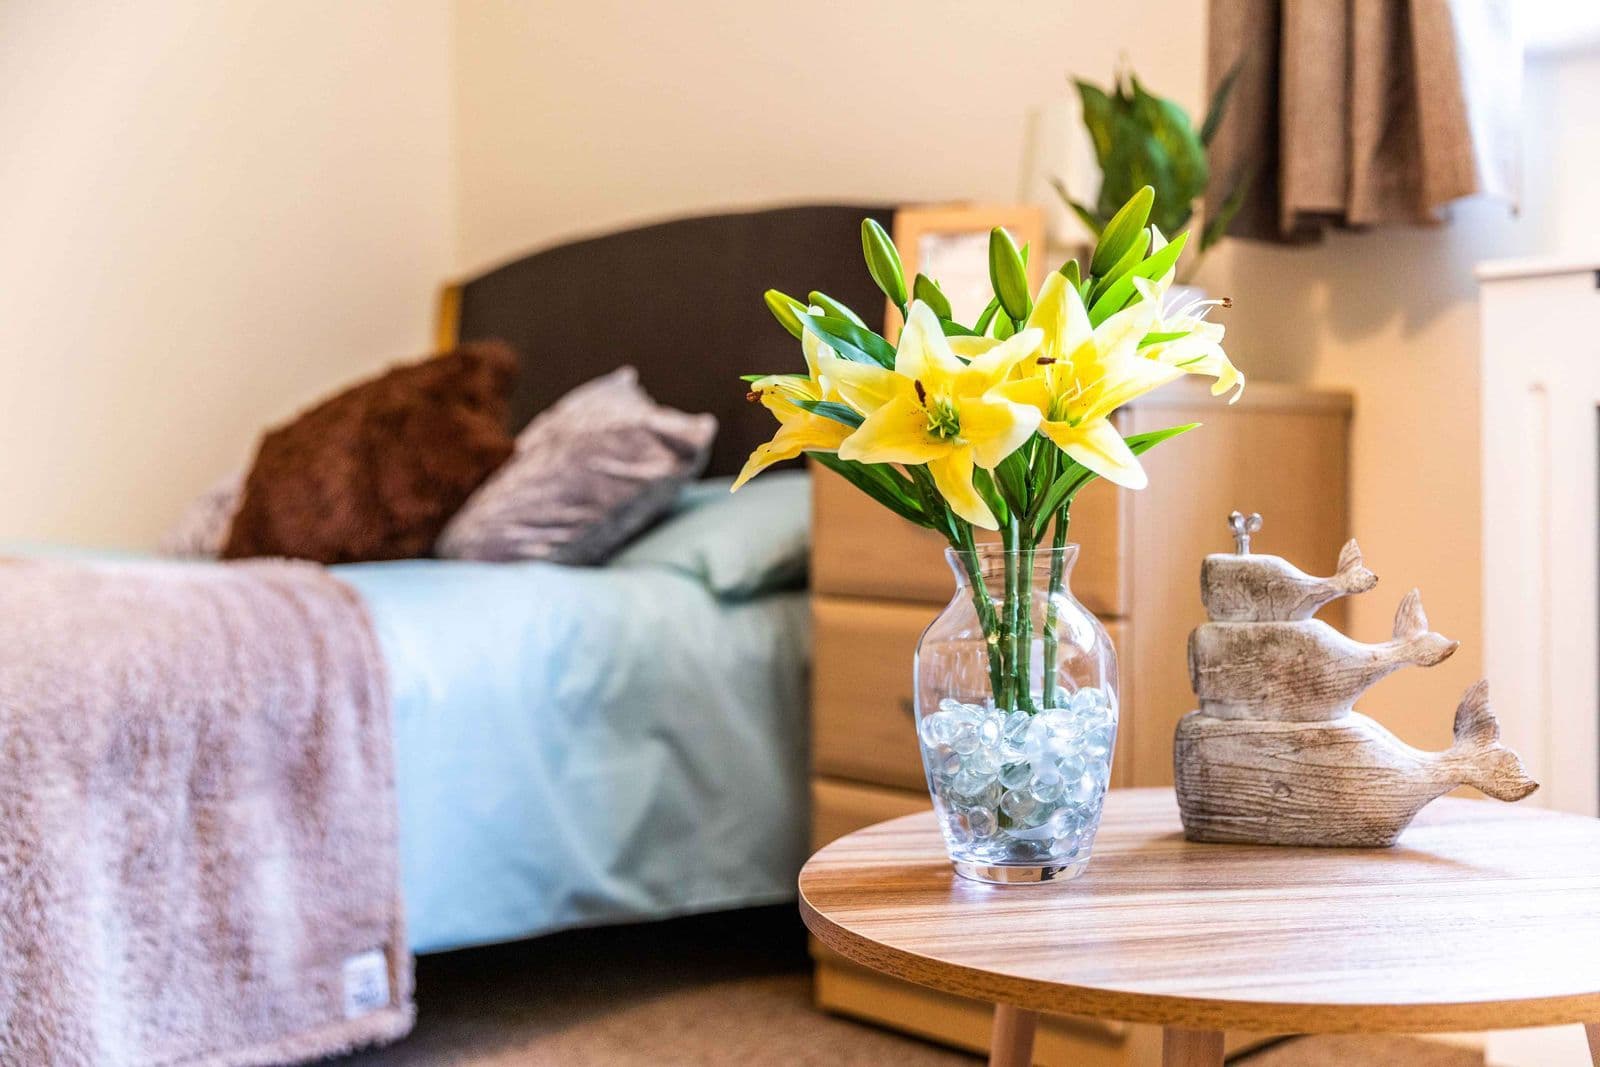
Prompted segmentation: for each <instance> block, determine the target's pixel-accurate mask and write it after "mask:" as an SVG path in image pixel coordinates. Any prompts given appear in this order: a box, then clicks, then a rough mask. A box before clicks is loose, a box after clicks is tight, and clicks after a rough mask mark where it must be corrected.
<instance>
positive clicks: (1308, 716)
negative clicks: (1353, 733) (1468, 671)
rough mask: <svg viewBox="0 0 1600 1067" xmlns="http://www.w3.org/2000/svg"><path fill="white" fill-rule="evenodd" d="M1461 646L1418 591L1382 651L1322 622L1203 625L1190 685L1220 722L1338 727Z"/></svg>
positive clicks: (1193, 643) (1194, 644)
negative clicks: (1377, 689)
mask: <svg viewBox="0 0 1600 1067" xmlns="http://www.w3.org/2000/svg"><path fill="white" fill-rule="evenodd" d="M1350 544H1352V545H1354V544H1355V542H1354V541H1352V542H1350ZM1213 558H1215V557H1213ZM1236 558H1238V557H1236ZM1244 558H1251V557H1244ZM1263 558H1266V559H1269V560H1272V559H1276V557H1263ZM1357 558H1358V559H1359V556H1358V557H1357ZM1269 566H1270V564H1269ZM1361 569H1362V570H1363V571H1366V569H1365V568H1361ZM1366 573H1367V574H1371V573H1372V572H1371V571H1366ZM1368 588H1370V585H1369V586H1368ZM1459 644H1460V642H1457V641H1452V640H1451V639H1450V638H1448V637H1445V636H1444V635H1443V634H1439V633H1435V632H1434V631H1432V630H1430V629H1428V616H1427V615H1426V614H1425V613H1424V612H1423V610H1422V596H1421V594H1420V593H1418V592H1417V591H1416V590H1415V589H1413V590H1412V591H1411V592H1409V593H1407V594H1406V596H1405V599H1403V600H1401V601H1400V607H1399V609H1398V610H1397V611H1396V612H1395V616H1394V637H1393V639H1392V640H1389V641H1384V642H1382V643H1381V644H1375V645H1369V644H1364V643H1362V642H1360V641H1354V640H1352V639H1350V638H1349V637H1346V636H1345V635H1344V634H1342V633H1340V632H1339V631H1338V630H1335V629H1334V628H1333V627H1332V626H1329V625H1328V624H1327V623H1325V622H1322V621H1321V620H1319V619H1302V620H1298V621H1289V622H1262V623H1253V622H1252V623H1222V622H1216V623H1204V624H1202V625H1201V626H1199V627H1197V628H1196V629H1195V630H1194V631H1192V632H1191V633H1190V634H1189V683H1190V685H1191V686H1192V687H1193V689H1194V693H1195V696H1197V697H1199V698H1200V710H1201V711H1203V712H1205V713H1206V714H1207V715H1212V716H1215V717H1216V718H1219V719H1263V718H1271V719H1282V720H1288V721H1294V722H1308V721H1312V720H1316V719H1332V718H1335V717H1337V716H1339V715H1343V714H1345V713H1347V712H1349V711H1350V709H1351V707H1352V706H1353V705H1354V704H1355V700H1356V698H1357V697H1359V696H1360V695H1361V694H1362V693H1364V692H1366V691H1367V690H1368V689H1370V688H1371V687H1372V686H1373V685H1375V684H1376V683H1377V682H1378V681H1379V680H1380V679H1382V678H1384V677H1386V676H1388V675H1390V674H1392V673H1394V672H1395V671H1397V670H1399V669H1400V668H1401V667H1432V666H1433V665H1434V664H1436V663H1442V662H1444V661H1445V660H1446V659H1449V658H1450V655H1451V654H1452V653H1453V652H1455V650H1456V648H1457V647H1458V646H1459Z"/></svg>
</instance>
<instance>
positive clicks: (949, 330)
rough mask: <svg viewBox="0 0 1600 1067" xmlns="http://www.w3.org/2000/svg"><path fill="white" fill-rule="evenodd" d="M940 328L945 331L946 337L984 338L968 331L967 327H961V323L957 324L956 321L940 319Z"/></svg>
mask: <svg viewBox="0 0 1600 1067" xmlns="http://www.w3.org/2000/svg"><path fill="white" fill-rule="evenodd" d="M939 327H940V329H942V330H944V335H945V336H946V337H981V336H982V334H977V333H974V332H973V331H971V330H969V329H967V328H966V327H965V326H963V325H961V324H960V323H959V322H956V321H954V320H952V319H940V320H939ZM957 358H960V357H957Z"/></svg>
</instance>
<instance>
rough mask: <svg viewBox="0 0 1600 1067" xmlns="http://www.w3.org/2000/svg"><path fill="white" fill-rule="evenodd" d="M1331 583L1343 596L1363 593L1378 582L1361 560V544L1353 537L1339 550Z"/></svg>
mask: <svg viewBox="0 0 1600 1067" xmlns="http://www.w3.org/2000/svg"><path fill="white" fill-rule="evenodd" d="M1333 584H1334V586H1336V587H1337V588H1338V590H1339V592H1340V593H1342V594H1343V595H1345V596H1350V595H1352V594H1354V593H1365V592H1366V591H1367V590H1368V589H1371V588H1372V587H1373V586H1375V585H1377V584H1378V576H1377V575H1376V574H1373V573H1372V572H1371V571H1369V570H1367V568H1366V565H1365V564H1363V563H1362V562H1361V546H1360V545H1358V544H1356V539H1355V538H1353V537H1352V538H1351V539H1350V540H1348V541H1346V542H1345V543H1344V548H1342V549H1340V550H1339V567H1338V569H1337V570H1335V571H1334V572H1333Z"/></svg>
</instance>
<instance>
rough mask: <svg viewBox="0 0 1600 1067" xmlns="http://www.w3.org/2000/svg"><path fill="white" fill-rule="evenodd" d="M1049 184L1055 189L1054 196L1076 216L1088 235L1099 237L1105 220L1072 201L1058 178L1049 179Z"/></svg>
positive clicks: (1070, 195)
mask: <svg viewBox="0 0 1600 1067" xmlns="http://www.w3.org/2000/svg"><path fill="white" fill-rule="evenodd" d="M1050 184H1051V186H1053V187H1054V188H1055V191H1056V195H1057V196H1058V197H1060V198H1061V202H1062V203H1063V204H1065V205H1067V207H1069V208H1071V209H1072V213H1073V214H1074V215H1076V216H1078V221H1079V222H1081V223H1083V225H1084V226H1085V227H1086V228H1087V229H1088V231H1089V232H1090V233H1092V234H1094V235H1095V236H1096V237H1099V236H1100V231H1101V230H1103V229H1105V227H1106V220H1105V219H1104V218H1102V217H1100V216H1099V215H1096V214H1095V213H1094V212H1093V211H1090V210H1089V209H1088V208H1087V207H1085V206H1084V205H1082V204H1080V203H1079V202H1078V201H1076V200H1074V199H1073V198H1072V194H1071V193H1069V192H1067V186H1066V183H1064V182H1063V181H1062V180H1061V179H1060V178H1051V179H1050Z"/></svg>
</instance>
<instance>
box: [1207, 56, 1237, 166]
mask: <svg viewBox="0 0 1600 1067" xmlns="http://www.w3.org/2000/svg"><path fill="white" fill-rule="evenodd" d="M1243 69H1244V57H1243V56H1241V57H1240V58H1239V59H1237V60H1235V61H1234V64H1233V66H1231V67H1229V68H1228V73H1226V74H1224V75H1223V76H1222V80H1221V81H1219V82H1218V83H1217V87H1216V89H1215V90H1214V91H1213V92H1212V94H1211V105H1210V106H1209V107H1207V108H1206V120H1205V122H1203V123H1201V124H1200V143H1202V144H1204V145H1205V146H1206V147H1208V148H1209V147H1210V146H1211V139H1212V138H1213V137H1215V136H1216V135H1217V130H1218V129H1220V128H1221V126H1222V116H1223V115H1224V113H1226V112H1227V110H1228V97H1230V96H1232V95H1233V83H1234V82H1236V81H1238V79H1239V71H1241V70H1243Z"/></svg>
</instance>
